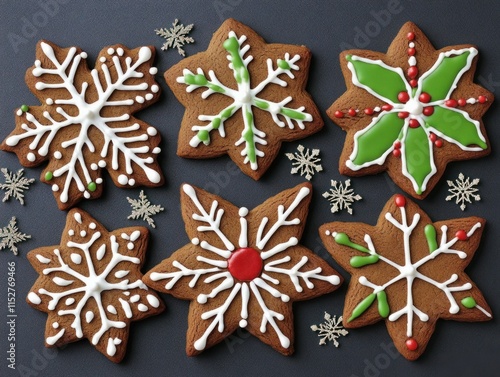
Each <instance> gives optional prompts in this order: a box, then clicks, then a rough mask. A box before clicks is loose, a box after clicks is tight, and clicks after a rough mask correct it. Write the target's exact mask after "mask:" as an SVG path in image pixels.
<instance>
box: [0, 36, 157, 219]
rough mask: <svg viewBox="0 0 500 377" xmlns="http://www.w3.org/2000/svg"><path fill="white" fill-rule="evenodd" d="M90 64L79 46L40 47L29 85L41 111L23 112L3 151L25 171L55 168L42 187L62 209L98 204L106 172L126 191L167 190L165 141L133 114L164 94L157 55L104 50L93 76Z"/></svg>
mask: <svg viewBox="0 0 500 377" xmlns="http://www.w3.org/2000/svg"><path fill="white" fill-rule="evenodd" d="M86 58H87V53H85V52H83V51H82V50H80V49H79V48H77V47H70V48H66V49H63V48H60V47H58V46H56V45H54V44H52V43H50V42H48V41H41V42H39V44H38V47H37V60H36V61H35V65H34V66H33V67H31V68H29V69H28V72H27V74H26V83H27V85H28V87H29V88H30V90H31V91H32V92H33V94H35V95H36V96H37V97H38V98H39V99H40V100H41V102H42V105H41V106H33V107H29V106H26V105H23V106H21V108H19V109H18V110H17V117H16V128H15V130H14V131H13V132H12V133H11V134H10V135H9V136H8V137H7V138H6V139H5V140H4V141H3V143H2V144H1V145H0V149H3V150H6V151H10V152H15V153H16V154H17V156H18V158H19V160H20V161H21V163H22V164H23V165H24V166H27V167H33V166H37V165H40V164H41V163H42V162H43V161H46V160H48V161H49V164H48V166H47V167H46V168H45V170H44V171H43V173H42V175H41V178H40V180H41V181H43V182H46V183H48V184H50V185H52V190H53V191H54V196H55V197H56V199H57V202H58V206H59V208H60V209H68V208H70V207H72V206H73V205H74V204H75V203H77V202H78V201H79V200H81V199H83V198H86V199H89V198H97V197H99V196H100V195H101V192H102V178H101V169H107V170H108V172H109V174H110V175H111V178H112V179H113V181H114V182H115V184H116V185H117V186H120V187H131V186H132V187H133V186H138V185H145V186H159V185H161V184H162V183H163V177H162V174H161V171H160V168H159V166H158V164H157V163H156V157H157V154H158V153H159V152H160V148H158V144H159V143H160V135H159V134H158V132H157V130H156V129H155V128H154V127H151V126H149V125H148V124H147V123H145V122H143V121H141V120H139V119H137V118H135V117H133V115H132V114H134V113H135V112H137V111H139V110H141V109H144V108H146V107H148V106H150V105H151V104H152V103H153V102H155V101H156V100H157V99H158V97H159V94H160V87H159V86H158V84H157V83H156V82H155V80H154V75H155V74H156V72H157V69H156V68H154V67H151V64H152V62H153V59H154V48H153V47H140V48H137V49H134V50H129V49H127V48H126V47H124V46H122V45H115V46H111V47H107V48H104V49H103V50H101V53H100V54H99V57H98V58H97V64H96V67H95V68H94V69H92V70H90V69H89V68H88V67H87V63H86Z"/></svg>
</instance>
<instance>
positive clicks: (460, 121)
mask: <svg viewBox="0 0 500 377" xmlns="http://www.w3.org/2000/svg"><path fill="white" fill-rule="evenodd" d="M465 114H466V113H464V112H462V111H460V110H456V109H455V110H451V109H447V108H445V107H441V106H434V113H433V114H432V115H430V116H428V117H427V119H426V125H427V126H430V127H432V128H434V129H435V130H436V131H438V132H439V133H441V134H443V135H444V136H445V137H446V138H449V139H452V140H449V141H451V142H455V143H456V144H458V145H459V146H460V147H469V146H476V145H477V146H479V147H480V148H482V149H486V148H487V147H488V146H487V145H486V143H485V142H484V140H483V139H482V138H481V136H482V135H481V131H480V129H479V123H477V121H472V120H471V119H470V118H469V117H468V116H467V117H466V115H465ZM467 118H469V119H467Z"/></svg>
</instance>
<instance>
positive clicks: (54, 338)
mask: <svg viewBox="0 0 500 377" xmlns="http://www.w3.org/2000/svg"><path fill="white" fill-rule="evenodd" d="M65 331H66V329H64V328H62V329H61V330H60V331H59V332H58V333H57V334H56V335H54V336H48V337H47V338H46V339H45V342H46V343H47V344H49V345H51V346H53V345H54V344H56V342H57V341H58V340H59V339H61V337H62V336H63V335H64V332H65Z"/></svg>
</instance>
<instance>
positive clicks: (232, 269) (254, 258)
mask: <svg viewBox="0 0 500 377" xmlns="http://www.w3.org/2000/svg"><path fill="white" fill-rule="evenodd" d="M227 268H228V270H229V273H230V274H231V275H232V276H233V277H234V278H236V279H238V280H240V281H251V280H253V279H255V278H256V277H257V276H259V275H260V273H261V271H262V258H261V257H260V254H259V253H258V252H257V250H255V249H252V248H251V247H244V248H241V249H237V250H235V251H234V252H233V253H232V254H231V256H230V257H229V260H228V266H227Z"/></svg>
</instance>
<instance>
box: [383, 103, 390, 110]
mask: <svg viewBox="0 0 500 377" xmlns="http://www.w3.org/2000/svg"><path fill="white" fill-rule="evenodd" d="M382 110H384V111H391V110H392V106H391V105H389V104H385V105H383V106H382Z"/></svg>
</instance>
